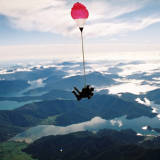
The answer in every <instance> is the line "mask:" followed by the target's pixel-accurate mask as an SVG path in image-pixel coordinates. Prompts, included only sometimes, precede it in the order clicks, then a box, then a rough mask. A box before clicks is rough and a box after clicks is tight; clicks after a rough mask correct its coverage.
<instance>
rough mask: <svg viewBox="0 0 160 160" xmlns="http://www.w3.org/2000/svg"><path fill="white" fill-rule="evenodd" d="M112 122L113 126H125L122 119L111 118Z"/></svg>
mask: <svg viewBox="0 0 160 160" xmlns="http://www.w3.org/2000/svg"><path fill="white" fill-rule="evenodd" d="M110 123H111V124H112V126H116V125H117V126H118V127H122V126H123V122H122V121H121V120H118V119H112V120H110Z"/></svg>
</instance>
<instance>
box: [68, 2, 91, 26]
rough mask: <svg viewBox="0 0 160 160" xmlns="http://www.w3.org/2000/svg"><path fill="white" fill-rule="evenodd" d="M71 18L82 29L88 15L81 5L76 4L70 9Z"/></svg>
mask: <svg viewBox="0 0 160 160" xmlns="http://www.w3.org/2000/svg"><path fill="white" fill-rule="evenodd" d="M71 16H72V18H73V19H74V20H75V21H76V22H77V25H78V26H79V27H82V26H83V25H84V23H85V20H86V19H87V18H88V16H89V13H88V10H87V8H86V7H85V6H84V5H83V4H81V3H79V2H77V3H75V4H74V5H73V7H72V9H71Z"/></svg>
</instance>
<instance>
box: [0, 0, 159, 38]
mask: <svg viewBox="0 0 160 160" xmlns="http://www.w3.org/2000/svg"><path fill="white" fill-rule="evenodd" d="M82 2H83V3H84V4H86V5H87V7H88V9H89V12H90V16H89V19H88V22H87V25H86V29H85V30H86V34H88V35H91V36H105V35H115V34H119V33H125V32H128V31H136V30H140V29H143V28H145V27H147V26H149V25H151V24H154V23H157V22H160V18H159V16H155V15H145V16H144V15H139V16H138V18H135V16H134V17H129V18H127V19H126V18H120V16H123V15H126V14H128V13H131V12H135V11H137V10H139V9H141V8H143V7H145V5H146V4H148V3H149V2H150V1H148V0H141V1H138V0H129V1H128V0H119V1H118V3H117V0H111V1H104V0H103V1H96V0H92V1H89V2H86V1H84V0H82ZM72 5H73V2H70V3H69V2H68V1H66V0H28V1H26V0H12V1H10V0H1V1H0V14H2V15H5V16H7V17H8V19H9V20H10V22H11V24H12V25H13V26H14V27H17V28H21V29H24V30H29V31H30V30H38V31H42V32H52V33H59V34H63V35H72V34H78V30H76V27H75V22H74V21H73V20H72V19H71V16H70V9H71V7H72Z"/></svg>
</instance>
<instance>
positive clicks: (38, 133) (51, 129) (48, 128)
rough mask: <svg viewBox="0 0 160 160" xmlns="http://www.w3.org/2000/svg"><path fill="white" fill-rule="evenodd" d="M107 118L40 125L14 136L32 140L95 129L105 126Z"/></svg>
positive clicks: (20, 139)
mask: <svg viewBox="0 0 160 160" xmlns="http://www.w3.org/2000/svg"><path fill="white" fill-rule="evenodd" d="M106 122H107V120H105V119H102V118H100V117H94V118H92V119H91V120H90V121H87V122H83V123H78V124H72V125H69V126H66V127H59V126H54V125H39V126H37V127H32V128H30V129H28V130H27V131H25V132H22V133H20V134H18V135H17V136H15V137H14V138H12V140H15V141H24V140H25V141H27V142H32V141H34V140H36V139H38V138H40V137H43V136H48V135H64V134H68V133H72V132H78V131H85V130H90V131H95V130H97V129H100V128H105V126H106Z"/></svg>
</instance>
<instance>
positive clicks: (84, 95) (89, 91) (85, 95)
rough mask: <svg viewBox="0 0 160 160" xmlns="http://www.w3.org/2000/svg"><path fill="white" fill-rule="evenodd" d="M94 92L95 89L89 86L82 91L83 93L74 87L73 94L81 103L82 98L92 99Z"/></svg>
mask: <svg viewBox="0 0 160 160" xmlns="http://www.w3.org/2000/svg"><path fill="white" fill-rule="evenodd" d="M93 91H94V88H93V87H90V86H89V85H87V86H85V87H84V88H83V89H82V91H79V90H78V89H77V88H76V87H74V90H73V91H72V93H73V94H74V95H75V96H76V98H77V100H78V101H79V100H81V99H82V98H88V99H90V98H91V97H92V96H93V94H94V93H93Z"/></svg>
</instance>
